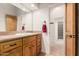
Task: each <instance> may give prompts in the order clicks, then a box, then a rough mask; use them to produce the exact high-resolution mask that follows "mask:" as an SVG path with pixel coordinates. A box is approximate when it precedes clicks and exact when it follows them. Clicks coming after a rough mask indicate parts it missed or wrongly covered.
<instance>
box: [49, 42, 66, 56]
mask: <svg viewBox="0 0 79 59" xmlns="http://www.w3.org/2000/svg"><path fill="white" fill-rule="evenodd" d="M50 45H51V46H50V56H64V55H65V51H64V50H65V43H64V41H63V40H57V41H54V43H52V44H50Z"/></svg>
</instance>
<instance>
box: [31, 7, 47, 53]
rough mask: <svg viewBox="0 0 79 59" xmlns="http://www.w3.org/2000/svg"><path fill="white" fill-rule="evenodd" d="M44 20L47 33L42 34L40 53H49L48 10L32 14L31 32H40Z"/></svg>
mask: <svg viewBox="0 0 79 59" xmlns="http://www.w3.org/2000/svg"><path fill="white" fill-rule="evenodd" d="M44 20H45V21H46V25H47V33H46V34H45V33H42V35H43V40H42V44H43V45H42V51H43V52H46V53H47V54H48V53H49V8H45V9H40V10H37V11H35V12H33V31H42V25H43V22H44Z"/></svg>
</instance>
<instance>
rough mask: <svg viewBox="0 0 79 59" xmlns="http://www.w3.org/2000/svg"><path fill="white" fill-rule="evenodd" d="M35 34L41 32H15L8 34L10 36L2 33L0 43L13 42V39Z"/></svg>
mask: <svg viewBox="0 0 79 59" xmlns="http://www.w3.org/2000/svg"><path fill="white" fill-rule="evenodd" d="M37 34H41V32H24V33H23V32H22V33H21V32H19V33H18V32H17V33H10V34H9V33H6V34H3V33H2V35H1V34H0V42H4V41H8V40H14V39H18V38H23V37H27V36H32V35H37Z"/></svg>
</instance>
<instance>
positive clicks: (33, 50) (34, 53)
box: [31, 46, 36, 56]
mask: <svg viewBox="0 0 79 59" xmlns="http://www.w3.org/2000/svg"><path fill="white" fill-rule="evenodd" d="M31 52H32V56H36V46H32V47H31Z"/></svg>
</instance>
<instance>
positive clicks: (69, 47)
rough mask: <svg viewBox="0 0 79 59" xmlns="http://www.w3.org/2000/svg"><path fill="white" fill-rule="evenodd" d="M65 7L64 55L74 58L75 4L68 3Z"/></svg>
mask: <svg viewBox="0 0 79 59" xmlns="http://www.w3.org/2000/svg"><path fill="white" fill-rule="evenodd" d="M65 7H66V9H65V10H66V14H65V16H66V22H65V25H66V26H65V27H66V32H65V33H66V35H65V53H66V55H67V56H75V4H74V3H73V4H72V3H68V4H66V5H65Z"/></svg>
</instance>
